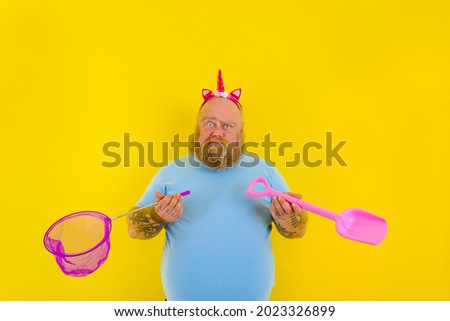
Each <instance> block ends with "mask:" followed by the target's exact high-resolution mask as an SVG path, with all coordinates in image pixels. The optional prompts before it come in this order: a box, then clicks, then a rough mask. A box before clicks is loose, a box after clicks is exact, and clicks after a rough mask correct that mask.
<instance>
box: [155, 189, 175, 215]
mask: <svg viewBox="0 0 450 321" xmlns="http://www.w3.org/2000/svg"><path fill="white" fill-rule="evenodd" d="M172 198H173V195H172V194H167V195H166V196H165V197H164V198H163V199H161V200H160V201H159V203H158V205H157V206H156V210H157V212H158V214H160V213H164V210H165V208H166V207H167V205H168V204H169V203H170V201H171V200H172Z"/></svg>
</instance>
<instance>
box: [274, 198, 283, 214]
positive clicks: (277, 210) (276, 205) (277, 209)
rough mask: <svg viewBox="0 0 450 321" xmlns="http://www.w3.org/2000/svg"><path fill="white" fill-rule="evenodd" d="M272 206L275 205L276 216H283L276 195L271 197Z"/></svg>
mask: <svg viewBox="0 0 450 321" xmlns="http://www.w3.org/2000/svg"><path fill="white" fill-rule="evenodd" d="M272 203H273V206H274V207H275V215H276V216H283V213H284V211H283V207H282V206H281V204H280V201H279V200H278V197H274V198H273V201H272Z"/></svg>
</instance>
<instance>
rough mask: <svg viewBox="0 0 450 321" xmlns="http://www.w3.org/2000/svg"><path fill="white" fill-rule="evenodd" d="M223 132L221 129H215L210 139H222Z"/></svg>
mask: <svg viewBox="0 0 450 321" xmlns="http://www.w3.org/2000/svg"><path fill="white" fill-rule="evenodd" d="M223 136H224V135H223V130H221V129H215V130H214V131H213V132H212V133H211V137H214V138H223Z"/></svg>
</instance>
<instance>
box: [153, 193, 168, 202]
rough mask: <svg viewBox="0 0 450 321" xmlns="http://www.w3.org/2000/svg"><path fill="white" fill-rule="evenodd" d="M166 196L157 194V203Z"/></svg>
mask: <svg viewBox="0 0 450 321" xmlns="http://www.w3.org/2000/svg"><path fill="white" fill-rule="evenodd" d="M165 196H166V195H164V194H163V193H161V192H155V197H156V200H157V201H159V200H161V199H162V198H164V197H165Z"/></svg>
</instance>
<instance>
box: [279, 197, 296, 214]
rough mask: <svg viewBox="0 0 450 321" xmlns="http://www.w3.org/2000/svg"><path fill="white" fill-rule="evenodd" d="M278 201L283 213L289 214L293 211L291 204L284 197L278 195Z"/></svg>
mask: <svg viewBox="0 0 450 321" xmlns="http://www.w3.org/2000/svg"><path fill="white" fill-rule="evenodd" d="M279 202H280V205H281V207H282V208H283V212H284V214H285V215H289V214H291V213H292V212H293V210H292V207H291V204H289V203H288V202H287V201H286V200H285V199H283V198H281V197H279Z"/></svg>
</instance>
